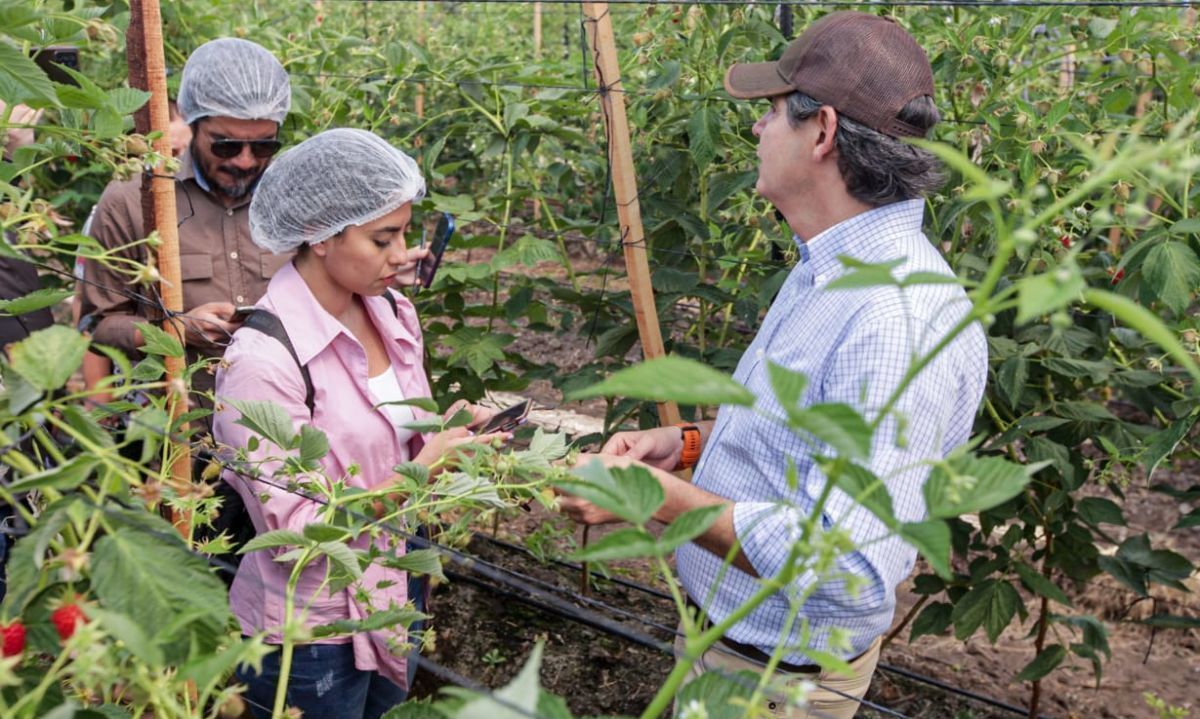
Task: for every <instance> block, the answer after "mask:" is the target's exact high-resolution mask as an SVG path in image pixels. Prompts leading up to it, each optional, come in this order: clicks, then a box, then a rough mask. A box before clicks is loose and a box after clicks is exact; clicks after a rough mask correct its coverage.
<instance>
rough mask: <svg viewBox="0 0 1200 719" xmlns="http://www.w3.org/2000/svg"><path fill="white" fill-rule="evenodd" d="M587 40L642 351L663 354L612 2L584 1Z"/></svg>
mask: <svg viewBox="0 0 1200 719" xmlns="http://www.w3.org/2000/svg"><path fill="white" fill-rule="evenodd" d="M583 14H584V16H585V18H586V24H587V32H588V43H589V44H590V45H591V48H592V52H593V56H594V58H595V71H596V82H597V84H599V85H600V108H601V112H602V113H603V114H604V126H605V128H606V130H607V132H608V162H609V164H610V165H611V166H612V184H613V198H614V199H615V200H616V203H617V217H618V220H619V226H620V230H621V234H620V237H621V244H622V245H623V246H624V250H625V269H626V272H628V274H629V289H630V292H631V294H632V296H633V309H634V314H635V315H636V317H637V325H638V336H639V337H640V338H641V340H642V356H643V357H645V358H646V359H648V360H650V359H654V358H656V357H662V356H663V355H664V354H666V352H665V350H664V349H663V339H662V331H661V330H660V329H659V326H658V311H657V309H655V306H654V288H653V286H652V285H651V283H650V267H649V265H648V263H647V261H646V237H645V232H644V230H643V228H642V209H641V205H639V204H638V186H637V176H636V174H635V173H634V169H633V149H632V146H631V144H630V141H629V119H628V118H627V117H626V116H625V93H624V92H623V91H622V87H621V69H620V66H619V65H618V64H617V46H616V40H615V39H614V36H613V28H612V18H611V17H610V16H609V13H608V3H594V2H585V3H583ZM658 418H659V422H660V423H661V424H663V425H664V426H665V425H672V424H677V423H678V422H679V407H678V406H677V405H676V404H675V403H674V402H659V403H658Z"/></svg>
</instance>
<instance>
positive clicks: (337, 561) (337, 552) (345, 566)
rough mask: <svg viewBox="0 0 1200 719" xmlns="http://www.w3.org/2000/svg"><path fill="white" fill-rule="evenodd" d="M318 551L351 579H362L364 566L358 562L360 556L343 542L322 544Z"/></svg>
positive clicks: (318, 546) (318, 545)
mask: <svg viewBox="0 0 1200 719" xmlns="http://www.w3.org/2000/svg"><path fill="white" fill-rule="evenodd" d="M316 549H317V551H318V552H320V553H321V554H323V555H325V556H326V557H328V558H329V561H330V562H331V563H332V564H334V565H337V566H339V567H341V568H342V571H344V572H346V573H347V574H349V575H350V576H351V577H353V578H355V579H362V565H361V564H360V563H359V561H358V554H357V553H356V552H355V551H354V550H353V549H351V548H350V547H349V546H347V545H345V544H343V543H341V542H320V543H319V544H317V546H316Z"/></svg>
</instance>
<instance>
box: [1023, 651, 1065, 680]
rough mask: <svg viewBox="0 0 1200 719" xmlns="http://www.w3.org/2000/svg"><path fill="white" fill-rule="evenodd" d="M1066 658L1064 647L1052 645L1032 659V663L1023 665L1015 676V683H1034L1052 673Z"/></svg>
mask: <svg viewBox="0 0 1200 719" xmlns="http://www.w3.org/2000/svg"><path fill="white" fill-rule="evenodd" d="M1066 656H1067V650H1066V647H1064V646H1063V645H1061V644H1054V645H1051V646H1049V647H1046V648H1045V649H1043V650H1042V652H1041V653H1040V654H1038V655H1037V656H1036V657H1034V659H1033V661H1031V662H1029V663H1028V664H1026V665H1025V668H1024V669H1022V670H1021V673H1020V674H1018V675H1017V678H1016V681H1019V682H1036V681H1037V680H1039V679H1041V678H1042V677H1044V676H1046V675H1047V674H1049V673H1050V672H1052V671H1054V670H1055V668H1057V667H1058V665H1059V664H1062V660H1063V659H1065V658H1066Z"/></svg>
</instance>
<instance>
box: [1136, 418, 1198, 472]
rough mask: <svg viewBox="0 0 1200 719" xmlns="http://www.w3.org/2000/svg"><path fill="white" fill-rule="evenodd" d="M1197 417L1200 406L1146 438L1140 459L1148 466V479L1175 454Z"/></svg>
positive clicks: (1144, 465)
mask: <svg viewBox="0 0 1200 719" xmlns="http://www.w3.org/2000/svg"><path fill="white" fill-rule="evenodd" d="M1197 419H1200V408H1197V409H1193V410H1192V411H1191V412H1188V413H1187V414H1186V415H1184V416H1183V417H1180V418H1179V419H1176V420H1175V421H1174V422H1172V423H1171V424H1170V425H1169V426H1167V427H1166V428H1164V429H1161V430H1159V431H1158V432H1155V433H1154V434H1152V435H1150V436H1149V437H1148V438H1147V439H1146V442H1145V445H1144V446H1143V449H1142V452H1141V455H1140V459H1141V461H1142V466H1143V467H1145V468H1146V480H1147V481H1149V480H1150V479H1152V478H1153V477H1154V471H1155V470H1157V469H1158V466H1159V465H1160V464H1162V463H1163V461H1165V460H1166V459H1167V458H1168V457H1170V456H1171V455H1173V454H1175V448H1176V447H1178V446H1179V443H1180V442H1182V441H1183V439H1184V438H1185V437H1187V436H1188V433H1189V432H1191V430H1192V427H1193V426H1195V424H1196V420H1197Z"/></svg>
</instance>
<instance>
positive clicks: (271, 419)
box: [222, 398, 311, 450]
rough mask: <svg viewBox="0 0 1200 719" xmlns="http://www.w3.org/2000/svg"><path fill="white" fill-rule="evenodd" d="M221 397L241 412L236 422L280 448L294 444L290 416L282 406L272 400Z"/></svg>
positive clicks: (294, 439)
mask: <svg viewBox="0 0 1200 719" xmlns="http://www.w3.org/2000/svg"><path fill="white" fill-rule="evenodd" d="M222 399H223V401H225V402H227V403H228V404H229V405H230V406H232V407H233V408H234V409H236V410H237V411H238V412H240V413H241V415H242V416H241V417H239V418H238V419H237V421H236V424H240V425H241V426H243V427H245V428H246V429H249V430H250V431H251V432H255V433H256V434H259V435H261V436H262V437H263V438H264V439H266V440H267V441H269V442H271V443H273V444H274V445H275V446H276V447H279V448H280V449H284V450H287V449H291V448H292V447H294V446H295V444H296V431H295V429H293V428H292V418H291V417H290V416H289V415H288V413H287V412H286V411H284V409H283V407H280V406H279V405H277V404H275V403H274V402H260V401H258V400H250V399H224V398H222ZM310 441H311V440H310Z"/></svg>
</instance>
